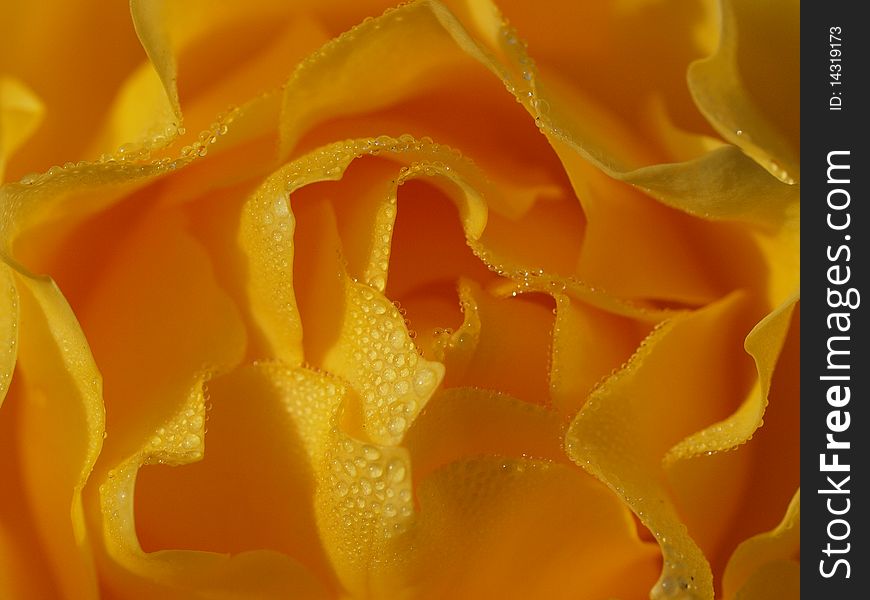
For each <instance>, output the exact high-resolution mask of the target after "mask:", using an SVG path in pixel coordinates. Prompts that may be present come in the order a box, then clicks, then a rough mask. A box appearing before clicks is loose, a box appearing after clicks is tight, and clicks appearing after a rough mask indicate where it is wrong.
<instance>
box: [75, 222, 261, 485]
mask: <svg viewBox="0 0 870 600" xmlns="http://www.w3.org/2000/svg"><path fill="white" fill-rule="evenodd" d="M99 266H100V268H101V271H100V276H99V277H98V278H96V281H95V282H94V284H93V287H92V288H91V289H90V291H89V295H88V297H87V298H85V299H83V302H82V306H81V307H79V308H78V314H79V318H80V319H81V320H82V324H83V327H84V329H85V331H86V332H87V335H88V340H89V342H90V346H91V349H92V350H93V352H94V356H95V357H96V359H97V361H98V363H99V365H100V369H101V372H102V374H103V378H104V382H105V388H104V391H105V401H106V404H107V407H108V410H109V422H108V430H109V434H110V436H109V439H108V441H107V444H106V446H105V448H104V450H103V453H102V455H101V457H100V464H101V465H102V467H103V468H104V469H105V468H108V467H111V466H112V465H114V464H117V463H118V461H120V460H122V459H123V458H124V457H126V456H129V454H130V453H131V452H133V449H135V448H136V447H138V446H139V445H140V444H141V443H142V441H143V440H145V439H147V438H148V437H150V435H151V434H152V432H153V431H154V429H156V428H157V427H158V424H159V423H161V422H163V421H165V420H166V419H167V418H168V415H171V414H173V413H175V412H176V411H177V410H178V403H179V402H181V401H182V399H183V398H184V397H185V396H186V395H187V394H188V389H189V386H190V382H191V380H192V379H194V378H195V377H197V376H198V374H200V373H202V372H204V371H206V372H208V371H211V370H220V369H225V368H228V367H230V366H232V365H234V364H236V363H237V362H238V361H239V360H240V359H241V357H242V356H243V354H244V346H245V331H244V329H243V327H242V323H241V320H240V317H239V315H238V312H237V310H236V308H235V306H234V305H233V304H232V303H231V301H230V300H229V298H228V297H227V296H226V295H225V294H224V292H223V291H222V290H220V288H218V287H217V285H216V283H215V280H214V276H213V275H212V269H211V266H210V263H209V260H208V257H207V255H206V254H205V253H204V251H203V250H202V248H201V247H199V246H198V245H197V244H196V242H195V241H194V240H193V239H192V238H191V236H190V235H189V234H188V233H186V232H185V231H184V228H183V224H182V222H181V219H180V218H179V217H178V216H177V215H174V214H172V213H171V212H168V211H166V209H161V208H159V207H157V208H153V209H152V210H150V211H147V212H146V213H145V216H144V217H142V218H140V219H139V221H138V222H137V223H136V224H135V225H134V226H133V227H132V228H131V230H128V231H126V232H125V233H124V236H123V238H122V240H121V242H120V243H118V245H117V247H116V248H115V250H114V252H113V255H112V256H111V257H105V258H103V260H102V262H101V264H100V265H99ZM168 340H171V342H169V341H168ZM144 374H147V377H145V376H144Z"/></svg>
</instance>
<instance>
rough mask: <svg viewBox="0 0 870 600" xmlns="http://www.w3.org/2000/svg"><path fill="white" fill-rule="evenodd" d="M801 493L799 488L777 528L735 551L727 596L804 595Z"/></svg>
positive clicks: (728, 572)
mask: <svg viewBox="0 0 870 600" xmlns="http://www.w3.org/2000/svg"><path fill="white" fill-rule="evenodd" d="M800 500H801V496H800V490H798V491H797V492H796V493H795V495H794V497H793V498H792V501H791V503H790V504H789V506H788V510H787V511H786V513H785V515H784V516H783V518H782V521H781V522H780V523H779V525H777V526H776V528H775V529H773V530H771V531H769V532H766V533H761V534H758V535H756V536H754V537H751V538H749V539H748V540H746V541H745V542H743V543H742V544H740V546H738V547H737V550H735V551H734V554H733V555H732V556H731V560H729V561H728V566H727V567H726V569H725V577H724V582H723V588H724V593H725V598H734V597H740V598H743V597H744V595H745V597H747V598H769V597H771V595H770V592H773V591H776V597H778V598H799V597H800V573H799V570H798V566H799V563H798V561H797V559H798V558H799V553H800V522H801V502H800Z"/></svg>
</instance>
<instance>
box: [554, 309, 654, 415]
mask: <svg viewBox="0 0 870 600" xmlns="http://www.w3.org/2000/svg"><path fill="white" fill-rule="evenodd" d="M554 298H555V300H556V322H555V323H554V325H553V340H552V355H551V357H550V397H551V398H552V401H553V407H554V408H556V409H557V410H558V411H559V412H560V413H561V414H562V415H564V416H573V415H575V414H576V413H577V411H578V410H579V409H580V407H581V406H582V405H583V403H584V402H585V401H586V398H587V397H588V395H589V393H590V392H591V391H592V390H593V388H594V387H595V386H596V385H597V384H598V383H599V382H600V381H601V380H602V379H603V378H604V377H605V376H607V375H610V374H611V373H612V372H613V371H614V370H615V369H617V368H619V367H620V366H621V365H622V364H623V363H625V361H626V360H628V359H629V358H630V357H631V355H632V353H633V352H634V350H635V348H637V347H638V346H639V345H640V343H641V341H642V340H643V339H644V338H645V337H646V336H647V335H648V334H649V332H650V328H651V325H650V324H649V323H647V322H643V321H640V320H635V319H629V318H626V317H623V316H619V315H614V314H610V313H607V312H605V311H603V310H601V309H598V308H595V307H593V306H589V305H587V304H585V303H583V302H579V301H577V300H573V299H572V298H571V297H570V296H568V295H567V294H555V295H554Z"/></svg>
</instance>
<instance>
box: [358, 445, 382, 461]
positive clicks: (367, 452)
mask: <svg viewBox="0 0 870 600" xmlns="http://www.w3.org/2000/svg"><path fill="white" fill-rule="evenodd" d="M362 451H363V456H365V457H366V460H378V459H379V458H380V457H381V453H380V451H379V450H378V449H377V448H375V447H374V446H363V449H362Z"/></svg>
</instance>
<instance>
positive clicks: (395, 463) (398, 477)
mask: <svg viewBox="0 0 870 600" xmlns="http://www.w3.org/2000/svg"><path fill="white" fill-rule="evenodd" d="M387 477H389V478H390V481H392V482H393V483H400V482H401V481H403V480H404V479H405V464H404V463H403V462H402V461H401V460H398V459H395V460H392V461H390V464H388V465H387Z"/></svg>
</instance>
